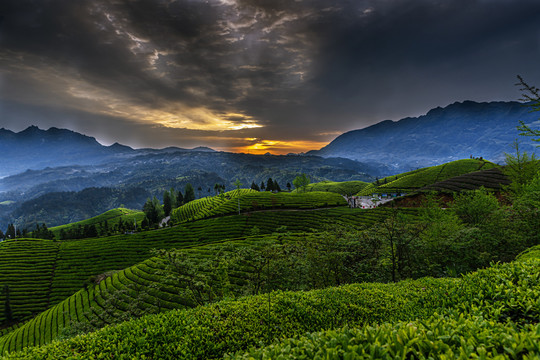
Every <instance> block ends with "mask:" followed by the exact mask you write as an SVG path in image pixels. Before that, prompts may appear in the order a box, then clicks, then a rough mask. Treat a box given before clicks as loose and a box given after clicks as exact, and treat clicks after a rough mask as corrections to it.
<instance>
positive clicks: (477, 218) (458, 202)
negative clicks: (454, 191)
mask: <svg viewBox="0 0 540 360" xmlns="http://www.w3.org/2000/svg"><path fill="white" fill-rule="evenodd" d="M452 208H453V209H454V211H455V212H456V214H457V215H458V216H459V217H460V218H461V220H463V221H464V222H466V223H468V224H471V225H473V226H476V225H480V224H483V223H485V222H486V221H488V220H489V217H490V215H491V214H492V213H493V212H494V211H495V210H497V209H498V208H499V201H498V200H497V198H496V197H495V195H493V194H492V193H490V192H488V191H487V190H486V189H484V187H481V188H480V189H478V190H473V191H469V192H465V193H462V194H458V195H457V196H456V197H455V199H454V203H453V205H452Z"/></svg>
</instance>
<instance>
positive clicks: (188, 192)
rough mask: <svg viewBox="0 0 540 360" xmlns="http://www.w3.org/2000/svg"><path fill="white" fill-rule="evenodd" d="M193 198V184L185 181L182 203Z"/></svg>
mask: <svg viewBox="0 0 540 360" xmlns="http://www.w3.org/2000/svg"><path fill="white" fill-rule="evenodd" d="M193 200H195V189H193V185H191V184H190V183H187V184H186V187H185V189H184V204H187V203H188V202H190V201H193Z"/></svg>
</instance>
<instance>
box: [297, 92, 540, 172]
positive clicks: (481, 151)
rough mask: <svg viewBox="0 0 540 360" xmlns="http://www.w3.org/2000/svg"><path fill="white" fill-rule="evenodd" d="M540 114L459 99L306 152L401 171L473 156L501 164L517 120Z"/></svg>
mask: <svg viewBox="0 0 540 360" xmlns="http://www.w3.org/2000/svg"><path fill="white" fill-rule="evenodd" d="M539 117H540V115H539V114H538V113H531V112H530V109H529V107H527V106H526V105H525V104H523V103H519V102H482V103H478V102H474V101H464V102H456V103H453V104H451V105H448V106H446V107H444V108H441V107H437V108H435V109H432V110H430V111H429V112H428V113H427V114H426V115H422V116H419V117H408V118H404V119H401V120H399V121H391V120H386V121H382V122H380V123H377V124H375V125H372V126H369V127H366V128H364V129H359V130H353V131H349V132H346V133H344V134H342V135H340V136H338V137H337V138H336V139H334V140H333V141H332V142H331V143H330V144H328V145H327V146H325V147H323V148H322V149H320V150H314V151H310V152H308V154H310V155H318V156H323V157H344V158H348V159H352V160H357V161H362V162H376V163H383V164H386V165H390V166H391V167H392V168H393V169H395V170H398V171H408V170H411V169H415V168H418V167H424V166H431V165H437V164H441V163H444V162H448V161H453V160H458V159H463V158H468V157H470V156H471V155H472V156H473V157H483V158H484V159H487V160H490V161H493V162H498V163H500V162H502V161H504V153H505V152H508V153H511V152H512V148H511V144H512V142H513V141H514V140H515V139H516V138H518V137H519V132H518V131H517V129H516V126H517V125H518V124H519V120H522V121H524V122H525V123H526V124H529V125H530V124H532V125H533V127H536V126H537V125H538V124H540V122H539V121H538V118H539ZM520 140H521V141H522V142H523V144H522V146H521V147H522V149H523V150H525V151H527V152H533V151H534V150H535V147H534V145H532V142H531V141H528V139H523V137H521V139H520Z"/></svg>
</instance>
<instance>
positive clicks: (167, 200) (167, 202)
mask: <svg viewBox="0 0 540 360" xmlns="http://www.w3.org/2000/svg"><path fill="white" fill-rule="evenodd" d="M172 208H173V203H172V199H171V193H170V192H168V191H167V190H165V192H164V193H163V211H164V213H165V216H169V215H170V214H171V210H172Z"/></svg>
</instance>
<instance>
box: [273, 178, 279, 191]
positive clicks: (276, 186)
mask: <svg viewBox="0 0 540 360" xmlns="http://www.w3.org/2000/svg"><path fill="white" fill-rule="evenodd" d="M274 191H276V192H281V188H280V187H279V184H278V182H277V180H274Z"/></svg>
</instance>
